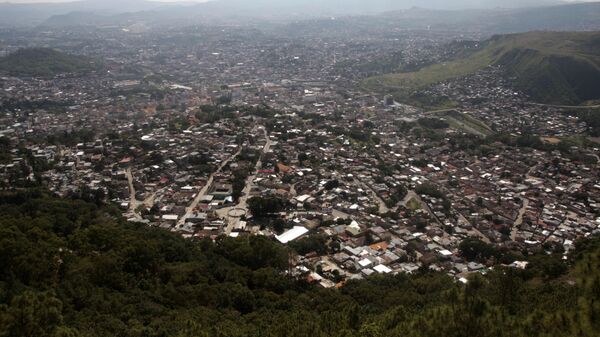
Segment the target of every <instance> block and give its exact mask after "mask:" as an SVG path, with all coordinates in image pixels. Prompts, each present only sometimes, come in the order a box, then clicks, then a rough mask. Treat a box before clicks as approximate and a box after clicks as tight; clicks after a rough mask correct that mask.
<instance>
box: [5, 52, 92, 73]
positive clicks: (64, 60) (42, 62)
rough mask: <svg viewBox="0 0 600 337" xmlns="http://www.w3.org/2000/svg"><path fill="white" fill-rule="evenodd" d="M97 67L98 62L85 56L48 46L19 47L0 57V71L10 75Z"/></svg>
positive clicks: (88, 70)
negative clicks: (63, 51) (66, 52)
mask: <svg viewBox="0 0 600 337" xmlns="http://www.w3.org/2000/svg"><path fill="white" fill-rule="evenodd" d="M99 68H100V65H99V64H98V62H96V61H94V60H92V59H89V58H87V57H83V56H75V55H70V54H65V53H62V52H60V51H57V50H54V49H49V48H27V49H19V50H18V51H16V52H14V53H12V54H9V55H7V56H5V57H3V58H0V72H4V73H7V74H10V75H12V76H38V77H47V76H54V75H58V74H84V73H88V72H91V71H93V70H97V69H99Z"/></svg>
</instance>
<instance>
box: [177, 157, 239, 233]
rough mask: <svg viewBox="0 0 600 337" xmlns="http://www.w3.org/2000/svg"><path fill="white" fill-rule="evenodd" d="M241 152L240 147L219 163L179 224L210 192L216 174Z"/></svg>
mask: <svg viewBox="0 0 600 337" xmlns="http://www.w3.org/2000/svg"><path fill="white" fill-rule="evenodd" d="M241 152H242V149H239V150H238V151H237V152H236V153H234V154H233V155H232V156H231V157H229V158H227V160H225V161H223V162H222V163H221V165H219V167H218V168H217V170H216V171H215V172H213V173H212V174H211V175H210V176H209V177H208V180H207V181H206V184H205V185H204V187H203V188H202V189H201V190H200V192H198V194H197V195H196V198H194V200H193V201H192V203H191V204H190V206H189V207H188V208H186V210H185V215H184V216H182V217H181V219H179V221H178V225H179V226H181V225H183V224H185V221H186V220H187V218H189V217H190V216H191V215H192V214H193V212H194V209H196V207H198V204H199V203H200V201H201V200H202V198H203V197H204V196H205V195H206V194H207V193H208V190H209V188H210V186H211V185H212V183H213V181H214V178H215V175H217V174H219V173H221V171H222V170H223V168H224V167H225V166H227V164H229V163H230V162H231V161H232V160H234V159H235V158H236V157H237V156H239V154H240V153H241Z"/></svg>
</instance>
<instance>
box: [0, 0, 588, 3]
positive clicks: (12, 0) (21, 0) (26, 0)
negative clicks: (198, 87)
mask: <svg viewBox="0 0 600 337" xmlns="http://www.w3.org/2000/svg"><path fill="white" fill-rule="evenodd" d="M73 1H76V0H0V3H4V2H10V3H40V2H46V3H48V2H73ZM151 1H161V2H206V1H210V0H151ZM248 1H252V0H248ZM281 1H285V0H281ZM449 1H452V0H449ZM564 1H565V2H574V1H577V0H564ZM579 1H580V2H591V1H599V0H579Z"/></svg>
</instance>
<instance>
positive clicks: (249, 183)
mask: <svg viewBox="0 0 600 337" xmlns="http://www.w3.org/2000/svg"><path fill="white" fill-rule="evenodd" d="M262 129H263V134H264V137H265V146H264V147H263V149H262V154H261V156H260V158H258V161H257V162H256V165H255V166H254V173H253V174H252V175H250V176H249V177H248V178H246V185H245V186H244V189H243V190H242V196H241V197H240V199H239V201H238V203H237V205H235V206H232V207H227V208H222V209H220V210H218V211H217V214H218V215H219V216H220V217H221V218H225V219H226V220H227V227H226V228H225V235H229V234H231V232H232V231H233V229H234V228H235V226H237V225H238V223H239V222H240V219H239V218H229V217H228V216H227V212H229V211H230V210H231V209H234V208H235V209H243V210H244V211H245V212H246V214H247V213H248V199H249V198H250V192H251V191H252V188H254V180H255V179H256V173H257V172H258V171H259V170H260V169H261V168H262V160H263V157H264V155H265V154H267V153H268V152H269V150H270V149H271V139H270V138H269V134H268V133H267V129H266V128H264V127H262Z"/></svg>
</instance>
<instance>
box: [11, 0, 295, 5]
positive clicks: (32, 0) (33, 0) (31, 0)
mask: <svg viewBox="0 0 600 337" xmlns="http://www.w3.org/2000/svg"><path fill="white" fill-rule="evenodd" d="M74 1H77V0H0V3H5V2H10V3H15V4H29V3H49V2H74ZM149 1H160V2H206V1H209V0H149ZM282 1H285V0H282Z"/></svg>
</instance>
